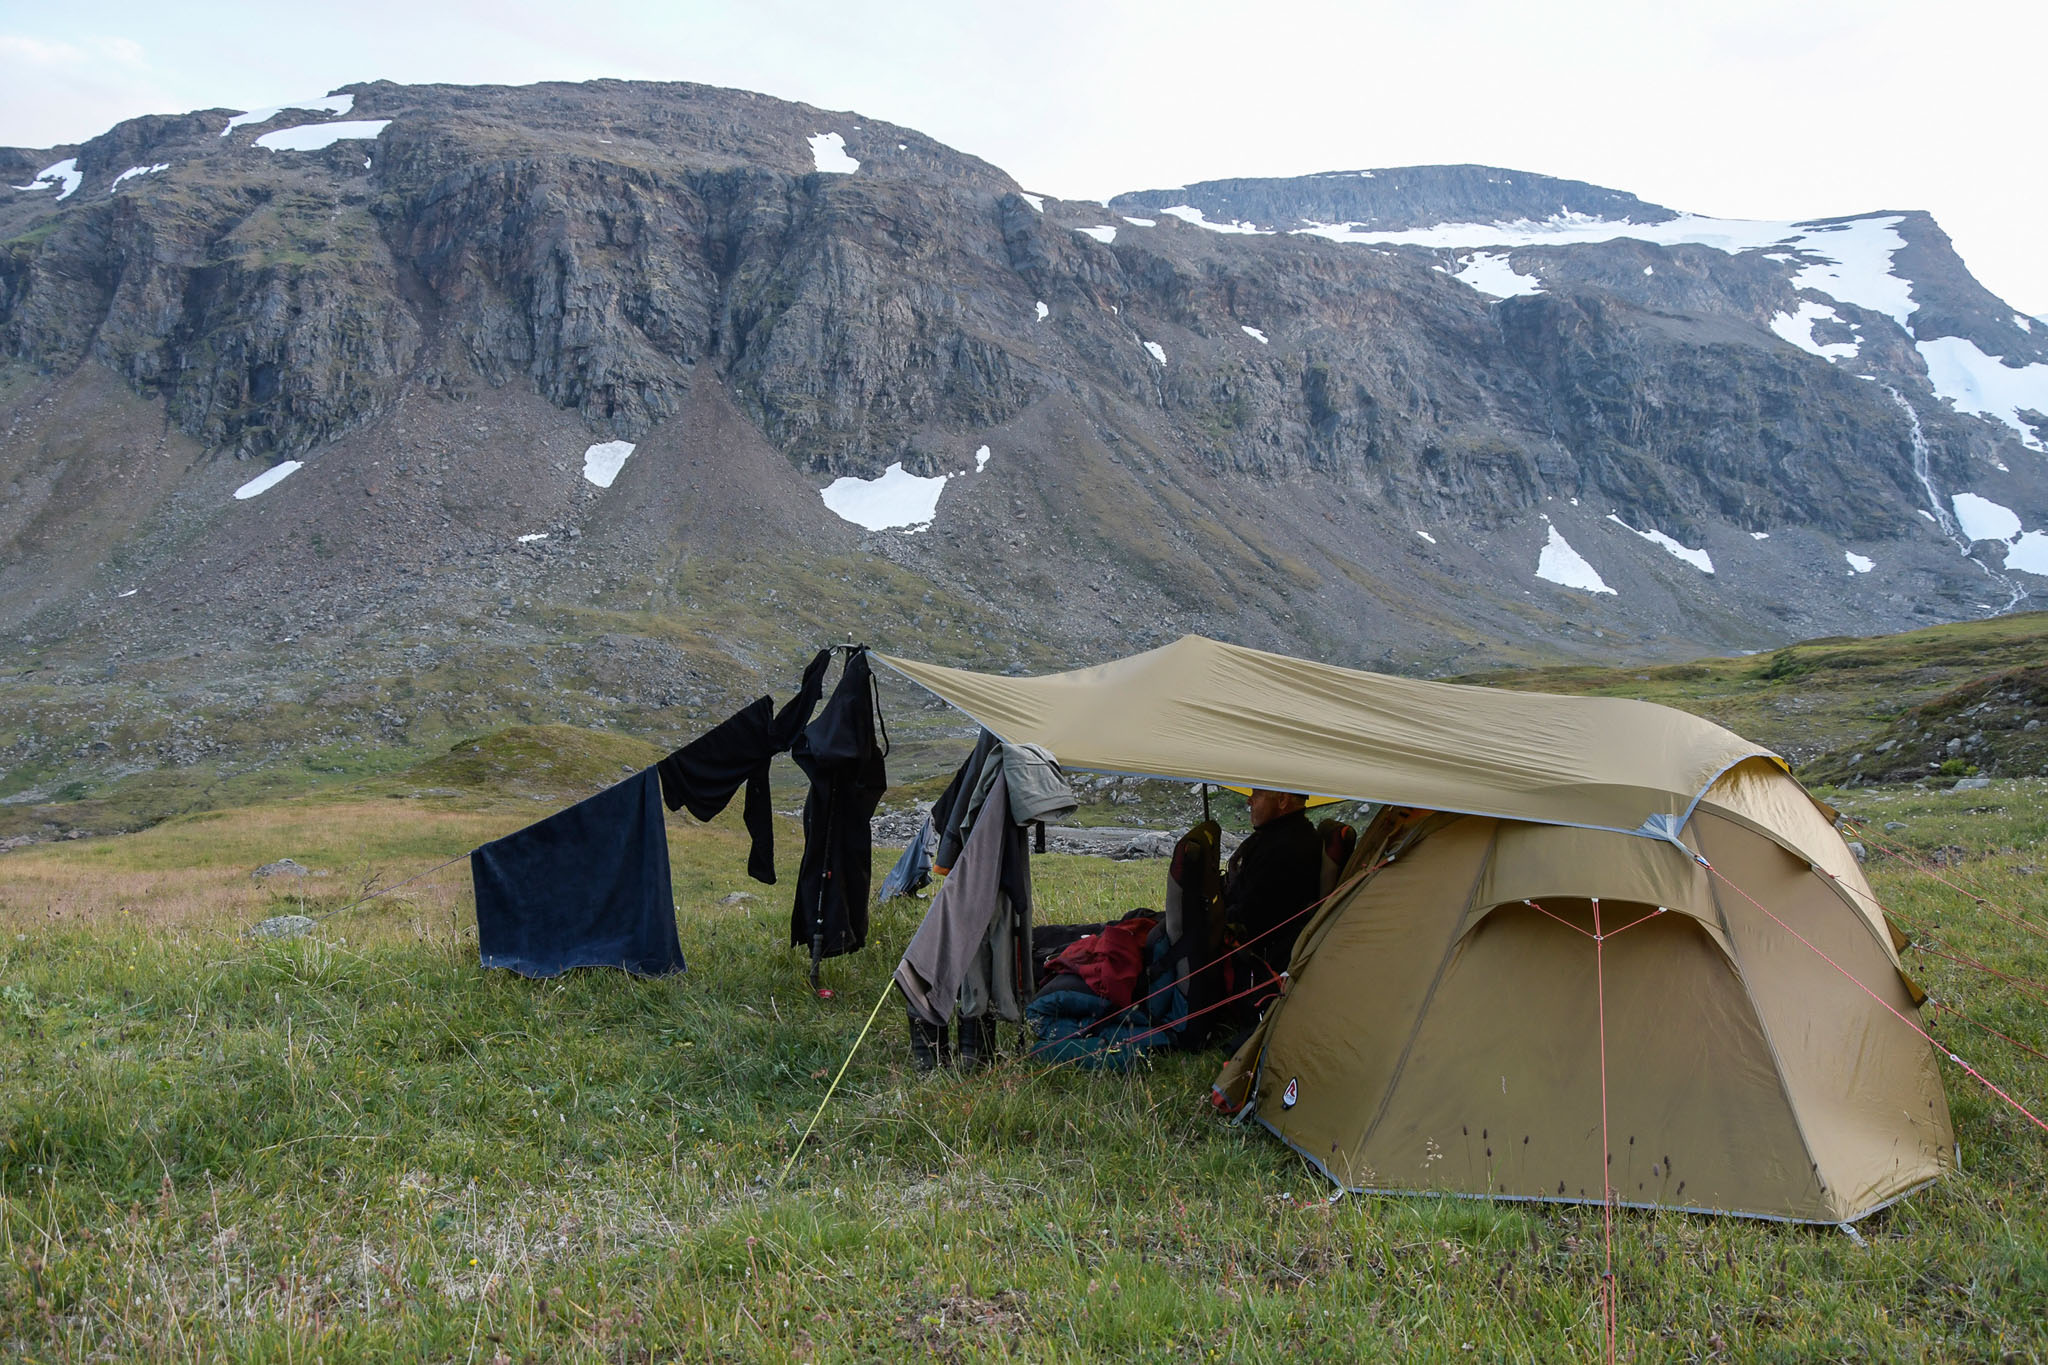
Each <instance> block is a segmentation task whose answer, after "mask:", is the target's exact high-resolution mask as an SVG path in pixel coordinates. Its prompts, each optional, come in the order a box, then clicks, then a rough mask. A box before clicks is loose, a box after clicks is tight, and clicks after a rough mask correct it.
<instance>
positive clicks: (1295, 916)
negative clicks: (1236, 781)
mask: <svg viewBox="0 0 2048 1365" xmlns="http://www.w3.org/2000/svg"><path fill="white" fill-rule="evenodd" d="M1307 806H1308V798H1307V797H1305V796H1303V795H1302V794H1301V793H1299V792H1283V791H1270V790H1267V789H1266V788H1263V787H1256V788H1253V790H1252V794H1251V817H1252V832H1251V835H1250V837H1248V838H1247V839H1246V840H1245V841H1244V842H1243V843H1242V844H1240V845H1238V849H1237V852H1235V853H1233V854H1231V855H1230V863H1229V866H1228V868H1227V869H1226V870H1225V872H1224V875H1223V918H1224V922H1225V924H1226V925H1227V926H1228V927H1229V930H1230V932H1231V934H1232V935H1233V936H1234V937H1235V938H1236V941H1237V942H1239V943H1242V944H1244V945H1246V946H1245V949H1244V955H1245V957H1246V958H1247V959H1248V962H1247V966H1249V967H1251V968H1252V969H1253V974H1254V975H1255V976H1258V975H1264V976H1271V977H1277V976H1280V975H1281V974H1282V973H1284V972H1285V971H1286V970H1287V963H1288V960H1289V959H1290V958H1291V957H1292V956H1293V954H1294V940H1295V937H1296V936H1297V935H1299V934H1300V933H1301V927H1302V925H1304V924H1306V923H1307V922H1308V916H1307V915H1306V914H1304V913H1303V912H1304V911H1306V910H1307V909H1308V908H1309V907H1310V906H1312V905H1314V904H1315V903H1316V901H1317V900H1318V899H1320V898H1321V896H1322V868H1323V845H1322V839H1321V836H1319V835H1318V834H1317V833H1316V827H1315V825H1314V824H1313V823H1312V822H1311V821H1310V820H1309V818H1308V815H1307V813H1306V811H1307Z"/></svg>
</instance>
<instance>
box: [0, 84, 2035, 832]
mask: <svg viewBox="0 0 2048 1365" xmlns="http://www.w3.org/2000/svg"><path fill="white" fill-rule="evenodd" d="M0 169H5V170H7V171H8V175H9V178H8V180H7V182H6V183H7V185H9V186H12V188H0V359H4V363H0V632H4V637H0V678H4V679H5V686H4V687H0V732H4V733H8V734H12V735H14V736H16V738H14V739H13V740H12V741H6V742H4V743H5V748H4V750H0V769H5V770H6V773H7V776H6V777H5V778H4V779H0V798H6V799H20V800H45V799H48V798H49V797H50V796H51V795H53V794H58V793H65V792H69V793H72V794H76V793H78V792H82V791H89V790H94V789H96V788H97V787H99V786H103V785H104V784H106V783H108V782H111V781H115V780H118V779H120V778H121V777H122V776H123V775H124V774H126V775H133V774H136V773H140V772H142V771H144V770H149V769H153V768H157V767H160V766H161V765H163V764H165V763H170V764H183V765H186V766H188V767H205V766H207V765H212V766H213V767H215V768H218V767H223V766H226V767H232V766H235V765H238V764H239V765H245V766H246V765H249V764H261V763H267V762H275V761H278V760H280V759H287V758H292V757H293V756H295V755H296V756H300V757H301V759H302V761H305V762H308V763H313V762H315V759H314V758H307V757H304V756H305V755H317V754H321V753H329V754H335V753H342V752H344V751H346V752H348V753H357V752H359V751H360V752H368V751H372V750H375V749H377V748H379V747H380V746H389V745H403V744H406V743H419V742H423V741H424V739H426V738H428V737H431V736H434V735H438V734H443V733H448V732H462V731H466V730H474V729H475V728H478V727H480V726H483V725H488V724H490V723H492V722H494V721H497V720H510V719H533V720H557V719H566V720H580V721H602V722H610V723H618V724H623V725H627V726H630V727H632V728H635V729H636V730H638V731H640V732H642V733H646V734H649V735H650V736H654V737H664V736H670V735H679V734H687V733H689V732H691V731H692V730H693V729H694V728H695V727H696V726H697V725H698V724H699V723H701V721H703V720H705V719H707V718H714V719H715V718H716V716H717V715H720V714H723V711H722V708H724V707H725V706H727V705H728V704H729V703H730V702H731V701H732V700H733V699H734V698H736V697H738V696H741V695H744V694H747V693H748V691H749V689H754V688H757V687H759V686H760V685H761V681H762V680H763V679H764V678H766V679H777V680H779V679H780V678H781V677H782V675H783V674H784V673H786V672H787V671H788V669H789V665H790V664H791V662H792V661H794V660H795V659H797V658H798V657H799V656H800V655H801V654H803V653H804V652H806V651H807V649H808V648H809V647H812V646H814V645H815V644H816V643H818V642H821V641H825V640H838V639H844V638H845V637H846V636H848V635H849V634H851V635H854V636H858V637H861V638H865V639H868V640H871V641H873V642H874V643H876V644H878V645H880V646H883V647H887V648H892V649H895V650H899V651H902V652H905V653H911V654H923V655H927V656H939V657H945V658H955V659H966V660H973V661H976V662H978V663H980V664H983V665H987V666H995V667H1041V666H1053V665H1062V664H1069V663H1073V662H1078V661H1084V660H1094V659H1100V658H1104V657H1108V656H1111V655H1115V654H1120V653H1125V652H1128V651H1130V650H1132V649H1134V648H1139V647H1144V646H1147V645H1152V644H1157V643H1161V642H1164V641H1165V640H1167V639H1170V638H1172V637H1174V636H1175V635H1178V634H1180V633H1181V632H1183V631H1189V630H1194V631H1201V632H1204V633H1208V634H1213V635H1218V636H1222V637H1225V638H1230V639H1235V640H1239V641H1242V642H1245V643H1249V644H1254V645H1260V646H1265V647H1272V648H1280V649H1285V650H1289V651H1292V652H1300V653H1306V654H1311V655H1314V656H1317V657H1321V658H1326V659H1330V660H1332V661H1335V662H1342V663H1347V664H1354V665H1362V666H1367V667H1376V668H1383V669H1397V670H1409V671H1424V672H1444V671H1450V670H1452V669H1471V668H1475V667H1479V666H1482V665H1485V664H1489V663H1496V662H1507V661H1516V660H1526V659H1531V658H1545V657H1568V658H1569V657H1579V658H1593V657H1602V658H1612V657H1626V658H1657V657H1672V656H1677V655H1683V654H1689V653H1697V652H1701V651H1708V650H1721V651H1727V650H1739V649H1761V648H1765V647H1769V646H1772V645H1776V644H1780V643H1783V642H1784V641H1786V640H1789V639H1796V638H1800V637H1804V636H1812V635H1819V634H1826V633H1836V632H1859V633H1867V632H1873V631H1882V630H1891V629H1899V628H1903V627H1906V626H1910V625H1915V624H1923V623H1927V622H1931V621H1940V620H1953V619H1962V618H1968V617H1972V616H1977V615H1982V614H1985V613H1989V612H1996V611H2001V610H2006V609H2009V608H2011V607H2013V606H2014V605H2016V604H2019V603H2021V602H2023V601H2024V600H2026V598H2027V596H2028V593H2029V592H2030V591H2031V590H2032V589H2033V588H2035V587H2037V586H2039V585H2041V584H2042V583H2044V582H2048V578H2044V577H2043V575H2048V478H2044V472H2048V467H2044V465H2043V462H2042V457H2043V445H2042V442H2043V440H2044V439H2048V324H2041V323H2039V322H2036V321H2035V320H2032V319H2029V318H2026V317H2023V316H2021V315H2019V314H2017V313H2016V312H2014V310H2012V309H2011V308H2009V307H2007V306H2006V305H2004V304H2003V303H2001V302H2000V301H1999V300H1998V299H1996V298H1995V297H1994V296H1992V295H1991V294H1990V293H1989V292H1988V291H1986V290H1985V289H1984V288H1983V287H1982V286H1981V285H1979V284H1978V283H1977V282H1976V281H1975V280H1974V279H1973V278H1972V277H1971V275H1970V274H1969V272H1968V270H1967V269H1966V268H1965V267H1964V265H1963V263H1962V262H1961V260H1960V259H1958V257H1957V256H1956V254H1955V252H1954V250H1953V248H1952V247H1951V245H1950V243H1949V241H1948V239H1947V238H1946V237H1945V236H1944V235H1943V233H1942V232H1941V230H1940V228H1939V227H1938V226H1937V225H1936V223H1935V221H1934V220H1933V219H1932V218H1931V217H1929V216H1928V215H1927V214H1925V213H1921V212H1909V211H1885V212H1878V213H1868V214H1863V215H1859V216H1854V217H1837V218H1824V219H1816V220H1812V221H1810V222H1804V223H1751V222H1739V221H1730V220H1718V219H1710V218H1703V217H1700V216H1697V215H1693V214H1687V213H1681V212H1678V211H1675V210H1672V209H1668V208H1663V207H1660V206H1657V205H1653V204H1647V203H1644V202H1642V201H1640V200H1638V199H1636V198H1635V197H1634V196H1631V195H1628V194H1625V193H1621V192H1619V191H1614V190H1607V189H1602V188H1599V187H1596V186H1591V185H1585V184H1580V183H1577V182H1572V181H1564V180H1556V179H1552V178H1549V177H1544V176H1539V175H1533V174H1528V173H1525V172H1520V171H1510V170H1501V169H1496V168H1488V167H1476V166H1456V167H1410V168H1403V169H1384V170H1369V171H1354V172H1342V173H1335V174H1330V175H1319V176H1309V177H1302V178H1297V179H1285V180H1231V181H1215V182H1209V183H1206V184H1199V185H1190V186H1185V187H1181V188H1177V189H1171V190H1153V191H1144V192H1137V193H1132V194H1127V195H1123V196H1119V197H1118V198H1116V199H1115V200H1114V201H1112V203H1111V204H1109V205H1107V206H1105V205H1101V204H1094V203H1081V202H1073V201H1063V200H1059V199H1057V198H1053V197H1050V196H1043V195H1039V194H1034V193H1031V192H1029V191H1027V190H1026V189H1025V188H1024V187H1022V186H1019V185H1018V184H1016V183H1015V182H1014V181H1013V180H1012V179H1011V178H1010V177H1009V176H1007V175H1006V174H1004V173H1003V172H1002V171H1001V170H1000V169H998V168H996V167H994V166H991V165H989V164H987V163H985V162H982V161H979V160H977V159H976V158H974V157H972V156H970V155H966V154H964V153H961V152H957V151H954V150H952V149H950V148H947V147H945V146H942V145H940V144H938V143H936V142H934V141H933V140H931V139H930V138H928V137H925V136H923V135H922V134H919V133H917V132H914V131H912V130H910V129H906V128H900V127H896V126H893V125H889V124H885V123H881V122H878V121H876V120H873V119H869V118H865V117H862V116H860V115H856V114H851V113H845V112H832V111H825V110H819V109H814V108H811V107H809V106H805V105H799V104H791V103H785V102H782V101H778V100H774V99H770V98H767V97H765V96H759V95H754V94H749V93H747V92H743V91H733V90H720V89H713V88H708V87H703V86H692V85H652V84H639V83H626V82H609V81H606V82H593V83H590V84H585V85H547V84H543V85H535V86H526V87H519V88H481V87H448V86H398V85H392V84H388V83H383V82H376V83H369V84H362V85H355V86H350V87H346V88H344V89H343V90H340V91H337V92H334V93H333V94H331V95H327V96H323V97H320V98H318V99H310V100H307V101H305V102H303V104H302V105H301V106H299V107H292V108H279V109H271V110H253V111H236V110H227V109H217V110H209V111H201V112H197V113H190V114H182V115H170V116H160V117H151V118H144V119H136V120H131V121H129V122H127V123H124V124H121V125H119V126H118V127H115V128H113V129H111V130H109V131H108V132H106V133H105V134H103V135H101V136H100V137H97V138H94V139H92V140H91V141H89V142H87V143H84V144H82V145H80V146H77V147H59V148H49V149H0ZM336 761H341V760H338V759H337V760H336ZM351 761H353V760H351ZM10 793H11V794H12V795H10Z"/></svg>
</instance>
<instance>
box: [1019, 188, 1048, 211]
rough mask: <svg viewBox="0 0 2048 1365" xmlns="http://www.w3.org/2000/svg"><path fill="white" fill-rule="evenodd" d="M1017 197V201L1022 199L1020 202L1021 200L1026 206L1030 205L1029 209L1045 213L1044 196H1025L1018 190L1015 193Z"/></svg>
mask: <svg viewBox="0 0 2048 1365" xmlns="http://www.w3.org/2000/svg"><path fill="white" fill-rule="evenodd" d="M1017 197H1018V198H1019V199H1022V200H1023V201H1024V202H1025V203H1027V204H1029V205H1031V207H1032V208H1035V209H1037V210H1038V211H1039V212H1040V213H1044V212H1045V196H1044V195H1042V194H1026V193H1024V191H1022V190H1018V191H1017Z"/></svg>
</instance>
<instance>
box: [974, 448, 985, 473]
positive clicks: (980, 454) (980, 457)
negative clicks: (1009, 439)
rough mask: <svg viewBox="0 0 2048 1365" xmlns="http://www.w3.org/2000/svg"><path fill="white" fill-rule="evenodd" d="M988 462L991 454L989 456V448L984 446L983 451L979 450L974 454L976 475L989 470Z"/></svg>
mask: <svg viewBox="0 0 2048 1365" xmlns="http://www.w3.org/2000/svg"><path fill="white" fill-rule="evenodd" d="M988 460H989V454H988V447H987V446H983V447H982V448H981V449H979V450H977V451H975V452H974V472H975V473H977V474H979V473H981V471H982V470H984V469H987V468H988Z"/></svg>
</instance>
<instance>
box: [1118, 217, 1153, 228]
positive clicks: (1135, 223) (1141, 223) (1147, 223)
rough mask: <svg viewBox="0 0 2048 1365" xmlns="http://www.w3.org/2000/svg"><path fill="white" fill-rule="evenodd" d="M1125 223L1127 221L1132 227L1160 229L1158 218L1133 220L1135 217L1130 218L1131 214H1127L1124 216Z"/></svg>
mask: <svg viewBox="0 0 2048 1365" xmlns="http://www.w3.org/2000/svg"><path fill="white" fill-rule="evenodd" d="M1124 221H1125V222H1126V223H1129V224H1130V225H1131V226H1132V227H1158V226H1159V220H1158V219H1157V218H1133V217H1131V216H1130V215H1129V214H1125V215H1124Z"/></svg>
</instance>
